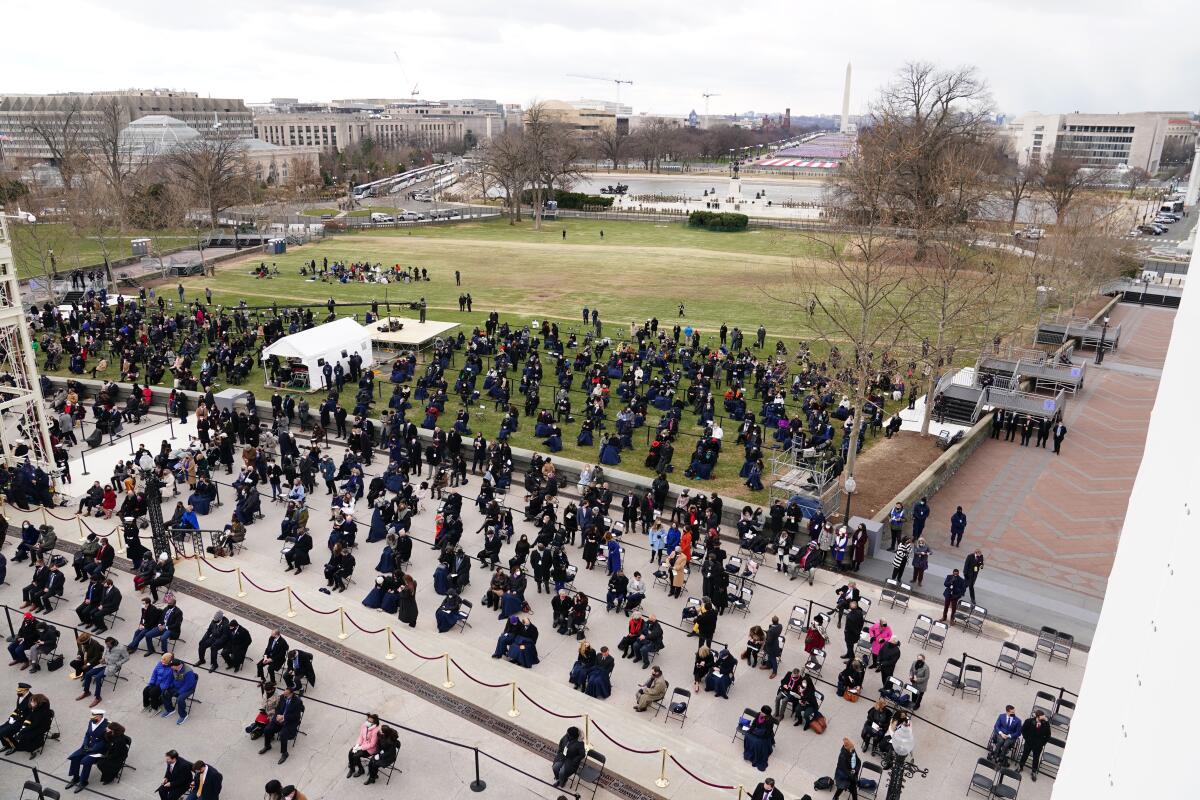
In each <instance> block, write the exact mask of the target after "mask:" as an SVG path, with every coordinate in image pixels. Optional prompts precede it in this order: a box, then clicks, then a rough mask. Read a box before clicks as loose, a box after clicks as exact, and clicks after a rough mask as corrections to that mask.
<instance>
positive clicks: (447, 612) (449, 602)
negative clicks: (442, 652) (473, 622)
mask: <svg viewBox="0 0 1200 800" xmlns="http://www.w3.org/2000/svg"><path fill="white" fill-rule="evenodd" d="M460 608H462V598H461V597H459V596H458V592H456V591H454V590H453V589H452V590H450V593H449V594H447V595H446V599H445V600H443V601H442V604H441V605H440V606H438V610H437V611H435V612H434V616H435V617H436V618H437V629H438V633H445V632H446V631H449V630H453V629H454V626H455V625H457V624H458V619H459V617H458V610H459V609H460Z"/></svg>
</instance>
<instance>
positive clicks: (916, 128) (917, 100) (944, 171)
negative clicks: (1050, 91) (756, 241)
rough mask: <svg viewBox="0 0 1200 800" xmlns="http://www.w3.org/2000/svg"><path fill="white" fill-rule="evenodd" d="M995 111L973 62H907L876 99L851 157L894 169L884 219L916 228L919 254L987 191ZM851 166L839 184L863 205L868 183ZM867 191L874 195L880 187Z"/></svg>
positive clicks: (845, 195)
mask: <svg viewBox="0 0 1200 800" xmlns="http://www.w3.org/2000/svg"><path fill="white" fill-rule="evenodd" d="M991 115H992V106H991V99H990V97H989V95H988V91H987V87H986V85H985V84H984V82H983V81H982V79H980V78H979V77H978V75H977V74H976V72H975V70H974V69H973V68H969V67H967V68H961V69H956V70H941V69H938V68H937V67H935V66H933V65H932V64H925V63H912V64H907V65H906V66H905V67H904V68H903V69H902V70H901V71H900V73H899V75H898V76H897V77H896V80H895V81H894V82H893V83H891V84H890V85H888V86H887V87H885V88H884V89H883V90H882V92H881V93H880V95H879V98H878V99H877V100H876V101H875V103H874V109H873V111H872V115H871V116H872V119H871V125H870V126H869V128H868V129H867V130H866V131H864V134H863V135H862V136H860V138H859V145H858V149H857V151H856V154H855V155H854V157H853V159H852V160H860V161H877V162H881V163H885V164H888V165H889V167H890V168H891V169H892V170H894V171H895V179H894V180H893V181H892V182H891V186H892V190H891V192H890V194H889V196H888V197H886V198H885V200H886V209H887V213H888V216H889V217H890V219H889V220H887V221H888V222H891V223H892V224H899V225H904V226H907V227H909V228H911V229H913V231H914V233H915V236H916V239H917V250H916V254H915V258H916V260H917V261H918V262H919V261H921V260H922V259H923V258H924V257H925V242H926V239H927V237H928V236H929V235H930V234H931V233H932V232H934V231H938V230H943V229H945V228H946V227H948V226H949V225H952V224H958V223H961V222H964V221H965V220H966V219H967V218H969V217H970V216H971V215H972V214H973V213H975V211H976V210H977V208H978V206H979V205H980V203H982V202H983V200H984V199H985V198H986V196H987V193H988V191H989V187H988V186H987V183H988V181H987V180H986V177H987V173H988V171H989V169H990V167H991V165H992V164H993V161H992V159H991V158H990V157H989V155H988V154H987V153H985V152H984V150H985V149H986V148H987V146H988V141H989V139H990V137H991ZM968 165H970V166H971V169H967V168H966V167H967V166H968ZM948 167H949V168H948ZM866 171H867V173H868V174H873V173H875V172H876V171H877V169H875V168H868V169H867V170H866ZM854 174H856V173H855V171H854V170H850V171H848V172H847V173H845V174H843V175H841V176H840V177H839V178H838V179H837V182H836V184H835V187H836V190H837V192H838V193H839V194H840V195H841V196H842V198H843V199H844V200H845V201H848V202H850V203H851V204H854V205H858V206H860V207H861V206H862V205H863V204H862V203H861V202H858V203H855V202H854V199H855V196H856V195H858V194H860V193H861V192H862V191H863V189H861V188H860V187H858V186H857V185H856V184H855V183H854V182H853V180H852V177H853V175H854ZM867 191H868V192H869V193H871V194H872V195H873V194H874V193H875V187H874V186H871V187H869V188H868V190H867ZM872 199H874V198H872Z"/></svg>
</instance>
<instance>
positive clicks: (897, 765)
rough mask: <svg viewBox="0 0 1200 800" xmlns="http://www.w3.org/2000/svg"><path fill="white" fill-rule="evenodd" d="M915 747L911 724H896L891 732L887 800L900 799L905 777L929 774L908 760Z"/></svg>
mask: <svg viewBox="0 0 1200 800" xmlns="http://www.w3.org/2000/svg"><path fill="white" fill-rule="evenodd" d="M916 749H917V742H916V739H915V738H914V736H913V732H912V725H899V726H897V727H896V731H895V733H893V734H892V766H891V769H890V772H889V775H888V791H887V800H900V794H901V793H902V792H903V791H904V780H905V778H912V777H915V776H917V775H920V776H921V777H922V778H924V777H925V776H927V775H928V774H929V770H927V769H921V768H919V767H918V766H917V765H916V763H915V762H913V761H909V760H908V757H909V756H910V755H912V754H913V751H914V750H916Z"/></svg>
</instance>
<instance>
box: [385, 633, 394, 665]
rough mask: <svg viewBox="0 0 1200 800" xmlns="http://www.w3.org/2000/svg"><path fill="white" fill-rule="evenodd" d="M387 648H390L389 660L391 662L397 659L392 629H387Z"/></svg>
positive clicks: (388, 652)
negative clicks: (393, 648) (393, 647)
mask: <svg viewBox="0 0 1200 800" xmlns="http://www.w3.org/2000/svg"><path fill="white" fill-rule="evenodd" d="M387 647H388V651H387V660H388V661H391V660H392V659H394V658H395V657H396V654H395V653H393V652H392V629H391V628H388V629H387Z"/></svg>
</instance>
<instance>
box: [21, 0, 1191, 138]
mask: <svg viewBox="0 0 1200 800" xmlns="http://www.w3.org/2000/svg"><path fill="white" fill-rule="evenodd" d="M8 6H9V7H8V8H6V11H5V15H4V27H5V29H6V34H7V35H6V36H5V37H4V41H3V46H2V48H0V66H2V67H3V69H2V70H0V92H2V93H8V92H38V93H40V92H63V91H89V90H101V89H116V88H129V87H141V88H149V87H170V88H176V89H187V90H191V91H196V92H199V93H200V94H202V95H211V96H213V97H238V98H244V99H246V100H247V101H249V102H254V101H265V100H267V99H269V98H271V97H300V98H301V99H306V100H328V99H331V98H348V97H404V96H408V94H409V91H410V90H411V89H412V87H413V85H414V84H419V87H420V97H421V98H422V99H444V98H462V97H479V98H493V99H496V100H499V101H501V102H512V103H521V104H528V103H529V102H530V101H531V100H535V99H564V100H573V99H578V98H581V97H589V98H601V99H615V97H616V92H615V89H614V86H613V85H612V84H611V83H605V82H602V81H589V80H583V79H577V78H570V77H567V75H568V74H570V73H579V74H583V75H595V76H601V77H609V78H611V77H616V78H623V79H627V80H632V81H633V85H632V86H622V87H621V99H622V101H625V102H629V103H631V104H632V105H633V106H634V110H635V111H647V110H648V111H654V112H661V113H668V112H674V113H686V112H687V111H688V110H690V109H693V108H694V109H696V110H697V111H699V112H701V113H703V109H704V99H703V97H702V96H701V94H702V93H703V92H706V91H707V92H714V93H717V95H718V96H716V97H713V98H711V100H710V108H711V110H712V112H713V113H728V112H734V111H739V112H740V111H746V110H751V109H753V110H755V111H759V112H762V111H778V110H782V109H783V108H785V107H790V108H791V109H792V113H793V114H811V113H830V114H833V113H839V112H840V110H841V97H842V81H843V75H844V72H845V67H846V62H847V61H851V62H853V64H854V81H853V88H852V95H851V98H852V99H851V111H852V113H861V112H865V111H866V109H867V104H868V102H869V100H870V98H871V97H872V95H873V94H874V93H875V92H876V91H877V89H878V87H879V86H880V85H881V84H882V83H883V82H885V81H886V80H887V79H888V77H889V76H890V75H891V74H892V73H893V72H894V71H895V70H896V69H897V68H898V67H900V66H901V65H902V64H903V63H904V62H906V61H911V60H925V61H932V62H934V63H937V64H939V65H944V66H955V65H960V64H973V65H974V66H976V67H977V68H978V69H979V70H980V72H981V74H982V75H983V76H984V77H985V78H986V80H987V81H988V83H989V85H990V86H991V88H992V93H993V96H994V99H995V104H996V107H997V108H998V109H1000V110H1001V111H1004V112H1007V113H1010V114H1019V113H1021V112H1024V111H1030V110H1039V111H1044V112H1057V111H1073V110H1081V111H1142V110H1145V111H1160V110H1191V109H1196V108H1197V107H1198V106H1200V98H1198V95H1197V92H1196V88H1197V86H1200V80H1198V78H1197V76H1198V75H1200V47H1196V46H1195V45H1194V43H1193V42H1192V41H1191V37H1194V36H1195V33H1196V30H1197V25H1196V23H1197V21H1198V20H1200V4H1198V3H1196V2H1194V0H1185V1H1184V2H1174V3H1167V4H1161V5H1146V4H1139V3H1133V2H1129V1H1128V0H1120V1H1118V0H1036V1H1035V0H995V1H994V2H988V1H987V0H953V1H951V0H908V1H907V2H902V1H901V0H857V1H856V2H853V3H846V2H836V1H835V0H824V1H823V2H822V1H821V0H816V1H815V2H814V0H808V1H807V2H802V1H801V0H790V2H773V1H771V0H746V2H742V3H735V2H728V0H719V1H717V0H687V2H682V1H681V0H671V1H670V2H662V1H661V0H604V1H603V2H595V1H594V0H486V2H485V1H484V0H450V1H449V2H431V3H420V2H395V0H390V1H385V0H333V1H332V2H331V1H330V0H323V1H322V2H310V0H287V1H286V2H283V1H277V0H238V2H234V1H233V0H205V1H204V2H196V3H192V2H189V3H180V2H161V1H160V0H120V1H119V2H117V1H116V0H112V1H110V0H90V2H88V1H85V0H56V2H53V3H49V4H46V3H34V2H19V3H17V2H14V3H10V4H8ZM731 11H734V12H736V16H731V15H730V12H731ZM393 52H395V53H397V54H398V55H399V62H398V61H397V59H396V56H395V55H393Z"/></svg>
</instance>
